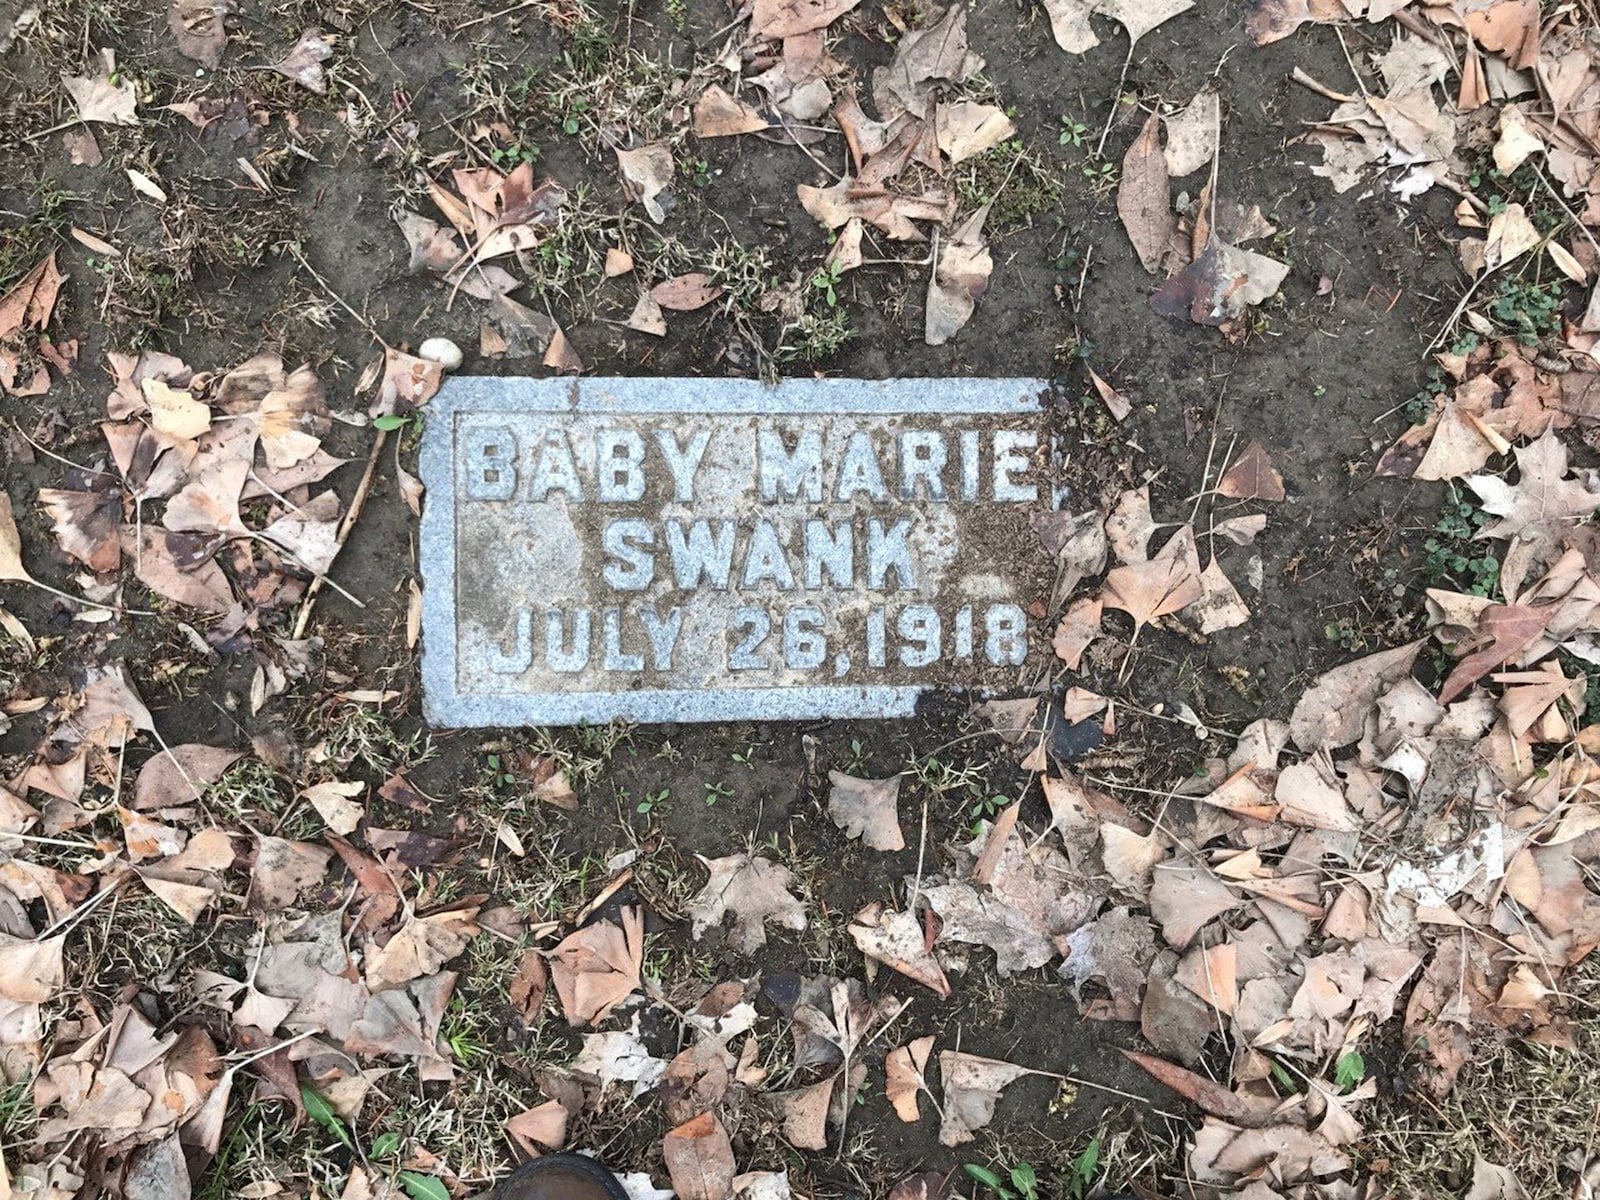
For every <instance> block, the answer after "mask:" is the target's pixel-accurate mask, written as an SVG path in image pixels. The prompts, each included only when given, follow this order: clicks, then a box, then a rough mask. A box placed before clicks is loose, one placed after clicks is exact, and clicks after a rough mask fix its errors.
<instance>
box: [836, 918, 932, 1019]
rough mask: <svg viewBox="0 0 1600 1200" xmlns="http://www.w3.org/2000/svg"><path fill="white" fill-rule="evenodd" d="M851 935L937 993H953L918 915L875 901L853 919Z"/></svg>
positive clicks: (887, 963)
mask: <svg viewBox="0 0 1600 1200" xmlns="http://www.w3.org/2000/svg"><path fill="white" fill-rule="evenodd" d="M850 938H851V940H852V941H854V942H855V944H856V947H857V949H859V950H860V951H861V953H863V954H865V955H866V956H867V957H868V958H870V959H872V960H873V961H874V962H880V963H883V964H884V965H885V966H887V967H890V968H891V969H893V970H896V971H898V972H900V974H902V975H904V976H905V977H906V978H907V979H913V980H915V981H916V982H918V983H920V984H922V986H923V987H925V988H927V989H928V990H929V991H931V992H933V993H935V994H936V995H939V996H948V995H949V994H950V982H949V980H947V979H946V978H945V975H944V969H943V968H942V967H941V966H940V965H939V960H938V959H937V958H935V957H934V956H933V953H932V952H931V951H930V950H929V949H928V945H927V941H926V939H925V936H924V934H923V931H922V925H921V923H920V922H918V920H917V918H916V916H915V914H913V913H909V912H892V911H890V910H888V909H885V908H884V906H883V905H882V904H879V903H876V902H874V903H872V904H869V905H868V906H867V907H866V908H864V909H862V910H861V911H860V912H858V913H857V914H856V915H855V917H854V918H853V919H852V920H851V922H850Z"/></svg>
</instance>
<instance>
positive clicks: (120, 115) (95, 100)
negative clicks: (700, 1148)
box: [61, 50, 139, 125]
mask: <svg viewBox="0 0 1600 1200" xmlns="http://www.w3.org/2000/svg"><path fill="white" fill-rule="evenodd" d="M116 76H117V60H116V55H115V54H113V53H112V51H110V50H102V51H101V52H100V61H99V70H98V71H96V72H94V73H92V74H88V75H63V76H62V77H61V84H62V86H63V87H65V88H66V89H67V93H68V94H69V95H70V96H71V97H72V103H73V104H74V105H75V106H76V107H77V109H78V117H79V119H80V120H83V121H90V122H98V123H100V124H102V125H137V124H138V123H139V118H138V116H137V115H136V113H135V109H136V106H137V104H138V100H139V91H138V88H137V87H135V86H134V82H133V80H132V79H130V78H129V77H128V76H127V75H123V76H121V77H120V78H117V80H116V82H115V83H113V82H112V79H113V78H114V77H116Z"/></svg>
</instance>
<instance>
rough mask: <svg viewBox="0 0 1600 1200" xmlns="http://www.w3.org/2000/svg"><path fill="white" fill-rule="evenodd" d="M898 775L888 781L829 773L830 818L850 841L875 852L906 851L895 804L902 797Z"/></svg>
mask: <svg viewBox="0 0 1600 1200" xmlns="http://www.w3.org/2000/svg"><path fill="white" fill-rule="evenodd" d="M900 779H901V777H900V776H899V775H892V776H890V777H889V778H888V779H858V778H856V777H855V776H853V775H846V774H845V773H844V772H842V771H829V772H828V781H829V783H830V784H831V785H832V786H831V788H830V790H829V792H828V816H830V817H831V818H832V819H833V823H834V824H835V825H837V826H838V827H839V828H840V829H842V830H844V835H845V837H847V838H851V839H854V838H860V839H861V841H862V844H863V845H865V846H867V847H868V848H870V849H873V850H885V851H889V850H904V849H905V845H906V839H905V835H904V834H903V833H901V831H900V814H899V811H898V809H897V808H896V804H897V802H898V800H899V797H900Z"/></svg>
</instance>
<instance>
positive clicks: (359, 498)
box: [294, 334, 389, 641]
mask: <svg viewBox="0 0 1600 1200" xmlns="http://www.w3.org/2000/svg"><path fill="white" fill-rule="evenodd" d="M373 336H377V335H376V334H374V335H373ZM388 437H389V431H388V430H387V429H380V430H378V436H377V439H376V440H375V441H374V442H373V443H372V451H371V453H369V454H368V455H367V469H366V471H364V472H363V473H362V475H361V482H360V483H359V484H357V485H356V494H355V496H354V497H353V498H352V499H351V501H350V511H349V512H347V513H346V514H345V516H344V520H343V521H342V522H340V524H339V531H338V533H337V534H336V535H335V537H334V542H335V544H336V545H337V546H338V547H339V549H341V550H342V549H344V543H345V540H346V539H347V538H348V537H349V536H350V530H351V528H352V527H353V526H354V525H355V523H356V518H357V517H359V516H360V515H361V510H362V508H364V507H365V506H366V503H367V496H368V495H369V494H370V493H371V491H372V477H373V474H374V472H376V471H377V469H378V455H380V454H382V453H383V444H384V442H385V441H387V440H388ZM325 579H327V576H326V575H318V576H317V577H316V578H314V579H313V580H312V581H311V586H310V587H309V588H307V589H306V602H305V603H304V604H303V605H301V606H300V615H299V616H298V617H296V618H295V622H294V636H295V640H297V641H298V640H299V639H300V638H303V637H305V635H306V626H307V625H308V624H310V622H311V608H312V606H313V605H314V604H315V603H316V601H317V593H318V592H320V591H321V590H322V582H323V580H325ZM340 590H341V591H343V589H342V588H341V589H340ZM346 595H348V593H346Z"/></svg>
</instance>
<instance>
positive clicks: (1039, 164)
mask: <svg viewBox="0 0 1600 1200" xmlns="http://www.w3.org/2000/svg"><path fill="white" fill-rule="evenodd" d="M954 186H955V192H956V196H957V198H958V199H959V201H960V203H961V208H962V210H963V211H970V210H972V209H976V208H979V207H981V206H982V205H985V204H988V205H991V206H992V207H991V208H990V209H989V220H988V223H987V225H986V228H987V229H988V231H989V232H990V233H991V234H1003V233H1005V232H1006V231H1007V230H1011V229H1017V228H1021V227H1024V226H1028V225H1031V224H1032V223H1033V220H1034V218H1035V217H1038V216H1041V215H1043V214H1044V213H1047V212H1050V211H1051V210H1052V209H1054V208H1055V207H1056V206H1057V205H1058V204H1060V202H1061V195H1062V191H1063V186H1062V182H1061V178H1060V176H1059V175H1057V174H1056V173H1055V172H1054V171H1052V170H1051V169H1050V165H1049V164H1048V163H1046V162H1045V160H1044V159H1043V158H1041V157H1040V156H1039V155H1037V154H1034V153H1032V152H1031V151H1029V150H1028V148H1027V147H1026V146H1024V145H1023V144H1022V139H1021V138H1008V139H1006V140H1005V141H1003V142H1001V143H1000V144H999V145H998V146H995V147H993V148H992V149H989V150H986V151H984V153H982V154H979V155H977V156H976V157H973V158H969V159H967V161H965V162H963V163H960V164H958V165H957V166H956V167H955V169H954Z"/></svg>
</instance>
